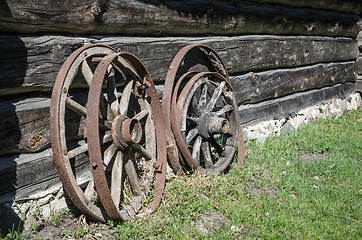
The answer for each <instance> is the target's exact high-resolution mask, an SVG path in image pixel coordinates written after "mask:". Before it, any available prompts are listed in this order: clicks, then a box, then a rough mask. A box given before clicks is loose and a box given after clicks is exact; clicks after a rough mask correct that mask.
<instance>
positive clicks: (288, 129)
mask: <svg viewBox="0 0 362 240" xmlns="http://www.w3.org/2000/svg"><path fill="white" fill-rule="evenodd" d="M291 131H295V128H294V127H293V125H292V124H291V123H290V122H286V123H285V124H284V125H283V126H282V128H281V129H280V132H281V133H287V132H291Z"/></svg>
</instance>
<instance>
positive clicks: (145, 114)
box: [133, 110, 149, 121]
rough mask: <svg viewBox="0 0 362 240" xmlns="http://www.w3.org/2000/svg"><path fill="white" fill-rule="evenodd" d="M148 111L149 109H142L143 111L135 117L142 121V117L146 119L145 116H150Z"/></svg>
mask: <svg viewBox="0 0 362 240" xmlns="http://www.w3.org/2000/svg"><path fill="white" fill-rule="evenodd" d="M148 113H149V112H148V111H147V110H142V111H141V112H139V113H137V114H136V116H134V117H133V118H134V119H137V120H138V121H141V120H142V119H144V118H145V117H147V116H148Z"/></svg>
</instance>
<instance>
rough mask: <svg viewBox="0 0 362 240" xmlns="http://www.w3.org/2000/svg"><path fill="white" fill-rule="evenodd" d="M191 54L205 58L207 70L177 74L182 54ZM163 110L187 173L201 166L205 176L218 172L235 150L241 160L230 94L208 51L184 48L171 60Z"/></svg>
mask: <svg viewBox="0 0 362 240" xmlns="http://www.w3.org/2000/svg"><path fill="white" fill-rule="evenodd" d="M194 50H199V51H201V52H203V53H204V54H205V55H206V57H207V58H208V59H209V61H210V64H209V66H208V67H207V68H208V69H207V70H208V71H205V70H204V71H200V70H198V69H194V68H192V67H191V68H190V69H187V70H186V71H185V72H182V71H181V69H182V67H183V66H184V65H185V61H186V60H187V59H186V58H187V55H188V53H189V52H190V51H194ZM210 66H212V67H210ZM167 104H169V105H168V106H169V107H167ZM163 110H164V114H165V118H166V119H169V121H170V124H171V126H172V131H173V134H174V136H175V139H176V142H177V146H178V148H179V150H180V152H181V153H182V156H183V158H184V159H185V160H186V162H187V163H188V165H189V167H190V168H191V169H197V168H199V167H201V168H202V169H204V171H205V172H206V173H207V174H215V173H219V172H222V171H224V170H225V169H226V168H227V166H228V165H229V164H230V162H231V160H232V159H233V157H234V153H235V150H236V148H237V147H238V148H239V154H238V157H239V158H240V159H239V162H238V163H239V166H240V163H241V162H243V156H244V140H243V137H242V132H240V131H241V127H240V124H239V116H238V110H237V103H236V99H235V95H234V92H233V90H232V86H231V83H230V80H229V77H228V74H227V70H226V67H225V65H224V64H223V62H222V61H221V59H220V57H219V56H218V55H217V53H216V52H215V51H214V50H212V49H211V48H210V47H208V46H205V45H198V44H194V45H189V46H186V47H184V48H183V49H181V50H180V51H179V52H178V54H177V55H176V56H175V58H174V60H173V61H172V63H171V66H170V68H169V72H168V75H167V77H166V83H165V91H164V97H163ZM167 116H168V118H167ZM239 132H240V133H239Z"/></svg>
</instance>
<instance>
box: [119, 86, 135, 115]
mask: <svg viewBox="0 0 362 240" xmlns="http://www.w3.org/2000/svg"><path fill="white" fill-rule="evenodd" d="M132 88H133V80H132V81H130V82H129V83H128V84H127V85H126V87H125V88H124V90H123V92H122V96H121V101H120V103H119V114H121V115H124V116H125V115H127V111H128V105H129V100H130V98H131V93H132Z"/></svg>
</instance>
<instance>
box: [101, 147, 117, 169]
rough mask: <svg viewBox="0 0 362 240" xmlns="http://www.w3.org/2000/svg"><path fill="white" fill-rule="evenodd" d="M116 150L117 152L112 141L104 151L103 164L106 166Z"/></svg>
mask: <svg viewBox="0 0 362 240" xmlns="http://www.w3.org/2000/svg"><path fill="white" fill-rule="evenodd" d="M116 152H117V146H116V145H115V144H113V143H112V144H111V145H110V146H109V147H108V148H107V149H106V150H105V151H104V154H103V164H104V165H105V167H108V165H109V163H110V162H111V160H112V158H113V156H114V154H115V153H116Z"/></svg>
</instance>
